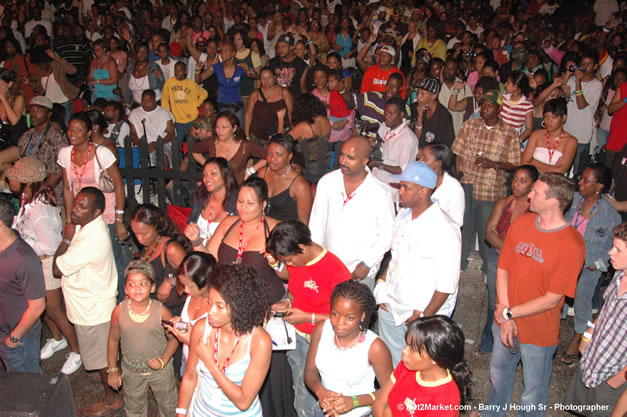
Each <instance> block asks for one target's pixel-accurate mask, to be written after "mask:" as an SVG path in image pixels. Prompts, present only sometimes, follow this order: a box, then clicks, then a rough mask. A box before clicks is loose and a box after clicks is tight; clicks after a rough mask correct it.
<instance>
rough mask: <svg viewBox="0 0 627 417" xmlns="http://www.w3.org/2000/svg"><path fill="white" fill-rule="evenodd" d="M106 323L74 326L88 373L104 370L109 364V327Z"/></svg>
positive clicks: (108, 323)
mask: <svg viewBox="0 0 627 417" xmlns="http://www.w3.org/2000/svg"><path fill="white" fill-rule="evenodd" d="M110 324H111V322H110V321H108V322H106V323H101V324H97V325H95V326H80V325H78V324H75V325H74V328H75V329H76V337H77V338H78V348H79V350H80V351H81V360H82V361H83V366H84V367H85V370H86V371H95V370H98V369H104V368H106V367H107V366H108V363H107V341H108V340H109V325H110Z"/></svg>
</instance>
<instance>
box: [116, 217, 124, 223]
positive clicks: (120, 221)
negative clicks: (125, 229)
mask: <svg viewBox="0 0 627 417" xmlns="http://www.w3.org/2000/svg"><path fill="white" fill-rule="evenodd" d="M115 222H116V223H123V222H124V219H120V218H119V217H116V218H115Z"/></svg>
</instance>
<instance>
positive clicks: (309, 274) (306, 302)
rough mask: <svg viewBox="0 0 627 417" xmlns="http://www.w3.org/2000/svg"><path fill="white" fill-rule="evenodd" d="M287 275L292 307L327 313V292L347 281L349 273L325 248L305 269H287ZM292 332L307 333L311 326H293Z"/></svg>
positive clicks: (302, 267)
mask: <svg viewBox="0 0 627 417" xmlns="http://www.w3.org/2000/svg"><path fill="white" fill-rule="evenodd" d="M287 271H288V272H289V274H290V279H289V281H288V284H287V287H288V289H289V291H290V292H291V293H292V295H293V296H294V300H293V301H292V307H294V308H298V309H301V310H303V311H306V312H308V313H316V314H319V313H320V314H329V312H330V311H331V293H332V292H333V289H334V288H335V286H336V285H337V284H339V283H340V282H342V281H348V280H349V279H350V278H351V273H350V271H349V270H348V268H346V266H344V264H343V263H342V261H340V259H339V258H338V257H337V256H335V255H334V254H332V253H331V252H329V251H327V250H326V249H325V250H324V251H323V252H322V253H321V254H320V255H319V256H318V257H317V258H316V259H314V260H313V261H311V262H309V263H308V264H307V265H305V266H300V267H291V266H288V267H287ZM295 327H296V329H298V330H299V331H301V332H303V333H307V334H311V333H312V332H313V329H314V327H315V326H314V325H313V324H311V323H310V322H309V323H302V324H297V325H296V326H295Z"/></svg>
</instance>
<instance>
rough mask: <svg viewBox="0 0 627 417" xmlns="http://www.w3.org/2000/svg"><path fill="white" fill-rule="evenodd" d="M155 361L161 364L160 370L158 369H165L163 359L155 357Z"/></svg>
mask: <svg viewBox="0 0 627 417" xmlns="http://www.w3.org/2000/svg"><path fill="white" fill-rule="evenodd" d="M157 360H158V361H159V363H161V368H159V369H163V368H165V362H164V361H163V359H161V357H160V356H157Z"/></svg>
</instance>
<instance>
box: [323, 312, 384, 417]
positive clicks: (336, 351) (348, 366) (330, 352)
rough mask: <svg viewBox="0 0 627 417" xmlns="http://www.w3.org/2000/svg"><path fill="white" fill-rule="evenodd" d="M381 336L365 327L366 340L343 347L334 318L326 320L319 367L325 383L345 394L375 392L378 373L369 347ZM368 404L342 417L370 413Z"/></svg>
mask: <svg viewBox="0 0 627 417" xmlns="http://www.w3.org/2000/svg"><path fill="white" fill-rule="evenodd" d="M378 338H379V337H378V336H377V335H376V334H374V333H373V332H371V331H370V330H368V331H366V340H365V341H363V342H361V343H359V344H357V345H355V346H353V347H351V348H349V349H346V350H340V348H339V347H337V345H336V344H335V332H334V331H333V327H332V326H331V320H326V321H325V322H324V324H323V327H322V334H321V335H320V343H319V344H318V352H317V354H316V368H318V372H319V373H320V380H321V382H322V386H323V387H325V388H326V389H328V390H330V391H333V392H339V393H342V395H345V396H353V395H363V394H368V393H371V392H374V379H375V373H374V369H373V368H372V365H370V362H368V351H369V350H370V346H372V343H373V342H374V341H375V340H376V339H378ZM371 412H372V410H371V409H370V408H369V407H358V408H356V409H354V410H351V411H350V412H348V413H346V414H342V416H343V417H357V416H363V415H367V414H369V413H371Z"/></svg>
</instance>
